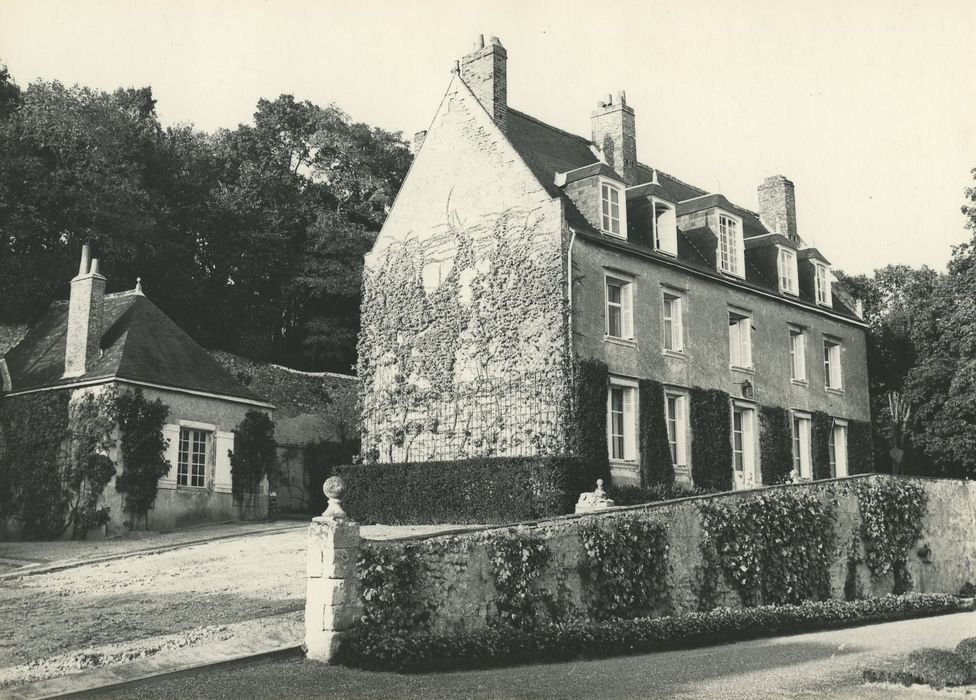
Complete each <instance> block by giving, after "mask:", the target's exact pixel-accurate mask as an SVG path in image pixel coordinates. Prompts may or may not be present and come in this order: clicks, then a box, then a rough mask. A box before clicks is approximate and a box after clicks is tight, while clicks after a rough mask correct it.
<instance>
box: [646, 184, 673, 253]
mask: <svg viewBox="0 0 976 700" xmlns="http://www.w3.org/2000/svg"><path fill="white" fill-rule="evenodd" d="M651 207H652V212H653V214H652V217H651V218H652V226H653V239H654V248H655V250H660V251H661V252H662V253H668V254H669V255H677V254H678V223H677V217H676V216H675V211H674V207H673V206H672V205H670V204H668V203H667V202H665V201H663V200H660V199H657V198H656V197H652V198H651Z"/></svg>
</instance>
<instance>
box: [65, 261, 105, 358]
mask: <svg viewBox="0 0 976 700" xmlns="http://www.w3.org/2000/svg"><path fill="white" fill-rule="evenodd" d="M104 313H105V278H104V277H102V275H101V274H99V272H98V260H97V259H96V260H92V257H91V247H90V246H88V245H85V246H83V247H82V249H81V265H79V267H78V275H77V276H76V277H75V278H74V279H73V280H71V296H70V298H69V301H68V333H67V338H66V339H65V348H64V376H65V377H80V376H81V375H82V374H84V373H85V372H86V371H88V370H89V369H90V368H91V366H92V365H93V364H94V363H95V361H96V360H97V359H98V356H99V352H100V350H101V340H102V316H103V315H104Z"/></svg>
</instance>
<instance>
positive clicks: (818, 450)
mask: <svg viewBox="0 0 976 700" xmlns="http://www.w3.org/2000/svg"><path fill="white" fill-rule="evenodd" d="M833 429H834V419H833V418H831V417H830V415H829V414H827V413H825V412H823V411H814V413H813V415H812V416H811V418H810V451H811V455H810V456H811V458H812V460H813V478H814V479H829V478H831V477H832V476H833V473H832V472H831V470H830V433H831V431H832V430H833Z"/></svg>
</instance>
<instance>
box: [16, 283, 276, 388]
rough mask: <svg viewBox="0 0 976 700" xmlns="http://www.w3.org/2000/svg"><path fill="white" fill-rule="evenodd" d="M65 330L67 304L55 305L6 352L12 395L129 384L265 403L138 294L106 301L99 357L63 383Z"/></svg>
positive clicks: (114, 295)
mask: <svg viewBox="0 0 976 700" xmlns="http://www.w3.org/2000/svg"><path fill="white" fill-rule="evenodd" d="M67 324H68V302H66V301H56V302H54V303H53V304H52V305H51V307H50V308H49V309H48V310H47V311H46V312H45V313H44V314H43V315H42V316H41V318H40V319H39V320H38V321H37V323H35V324H34V325H33V326H32V327H31V328H30V330H29V331H28V332H27V335H25V336H24V338H23V339H22V340H21V341H20V342H19V343H18V344H17V345H15V346H14V347H13V348H11V349H10V350H9V351H8V352H7V354H6V355H5V356H4V359H5V360H6V362H7V368H8V370H9V372H10V379H11V391H12V392H19V391H28V390H32V389H43V388H48V387H57V386H64V385H70V384H78V383H89V382H92V381H97V380H101V379H129V380H132V381H139V382H147V383H150V384H159V385H162V386H166V387H172V388H174V389H188V390H191V391H202V392H207V393H210V394H219V395H221V396H228V397H233V398H240V399H246V400H248V401H257V402H264V399H262V398H261V397H260V396H258V395H257V394H256V393H254V392H253V391H251V390H250V389H247V388H246V387H244V386H243V385H242V384H241V383H240V382H239V381H238V380H237V379H235V378H234V377H233V376H231V374H230V373H229V372H227V371H226V370H225V369H224V368H223V367H221V366H220V364H219V363H218V362H217V361H216V360H214V358H213V357H211V356H210V355H209V354H208V353H207V352H206V351H205V350H204V349H203V348H201V347H200V346H199V345H197V343H196V342H195V341H194V340H193V339H192V338H191V337H190V336H189V335H187V334H186V333H185V332H184V331H183V330H182V329H181V328H180V327H179V326H177V325H176V324H175V323H174V322H173V321H172V319H170V318H169V316H167V315H166V314H164V313H163V312H162V311H160V310H159V307H157V306H156V305H155V304H153V303H152V302H151V301H149V299H147V298H146V297H145V296H143V295H142V294H139V293H137V292H134V291H130V292H122V293H119V294H107V295H105V312H104V317H103V327H104V331H103V333H102V341H101V349H102V354H101V356H100V357H99V358H98V360H97V361H96V362H95V363H94V364H93V365H92V366H91V368H89V370H88V371H87V372H85V373H84V374H83V375H81V376H80V377H71V378H67V379H65V378H62V376H61V375H62V374H63V373H64V348H65V336H66V330H67Z"/></svg>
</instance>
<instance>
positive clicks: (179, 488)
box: [174, 484, 207, 491]
mask: <svg viewBox="0 0 976 700" xmlns="http://www.w3.org/2000/svg"><path fill="white" fill-rule="evenodd" d="M174 488H175V489H176V490H177V491H206V490H207V486H206V485H204V486H188V485H187V484H177V485H176V486H175V487H174Z"/></svg>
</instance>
